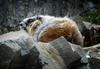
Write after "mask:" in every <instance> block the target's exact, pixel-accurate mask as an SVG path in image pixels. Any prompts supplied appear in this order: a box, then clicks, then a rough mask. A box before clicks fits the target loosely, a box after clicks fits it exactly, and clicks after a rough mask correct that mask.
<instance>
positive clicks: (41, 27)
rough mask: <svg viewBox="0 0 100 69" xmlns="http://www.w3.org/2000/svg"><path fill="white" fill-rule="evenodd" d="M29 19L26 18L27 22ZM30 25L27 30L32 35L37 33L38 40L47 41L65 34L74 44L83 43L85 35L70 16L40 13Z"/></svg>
mask: <svg viewBox="0 0 100 69" xmlns="http://www.w3.org/2000/svg"><path fill="white" fill-rule="evenodd" d="M28 20H30V19H28ZM28 20H26V23H27V21H28ZM24 22H25V20H24ZM29 25H30V26H28V28H29V29H27V30H28V32H29V33H31V34H32V36H34V34H35V35H37V41H41V42H46V43H47V42H50V41H53V40H54V39H57V38H59V37H60V36H64V37H65V38H66V39H67V40H68V41H70V42H72V43H74V44H78V45H83V37H82V35H81V33H80V31H79V29H78V27H77V24H76V23H75V22H74V21H73V20H71V19H70V18H67V17H63V18H61V17H53V16H43V15H39V16H37V17H36V18H33V21H32V22H30V23H29Z"/></svg>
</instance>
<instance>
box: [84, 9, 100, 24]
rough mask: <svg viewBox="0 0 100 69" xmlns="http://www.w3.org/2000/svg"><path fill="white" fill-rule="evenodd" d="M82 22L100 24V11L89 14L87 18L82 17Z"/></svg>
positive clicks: (86, 15)
mask: <svg viewBox="0 0 100 69" xmlns="http://www.w3.org/2000/svg"><path fill="white" fill-rule="evenodd" d="M82 20H83V21H87V22H90V23H94V24H100V9H98V10H96V11H92V12H87V13H86V14H85V16H83V17H82Z"/></svg>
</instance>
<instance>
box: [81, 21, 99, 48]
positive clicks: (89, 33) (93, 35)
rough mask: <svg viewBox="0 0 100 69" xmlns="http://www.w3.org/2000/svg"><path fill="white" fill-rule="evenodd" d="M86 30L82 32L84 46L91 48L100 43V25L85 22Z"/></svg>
mask: <svg viewBox="0 0 100 69" xmlns="http://www.w3.org/2000/svg"><path fill="white" fill-rule="evenodd" d="M83 24H84V25H83V26H84V29H83V31H82V34H83V36H84V37H85V39H84V41H85V42H84V46H91V45H95V44H97V43H100V25H95V24H91V23H88V22H83Z"/></svg>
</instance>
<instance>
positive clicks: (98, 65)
mask: <svg viewBox="0 0 100 69" xmlns="http://www.w3.org/2000/svg"><path fill="white" fill-rule="evenodd" d="M89 63H90V65H89V66H90V68H91V69H100V59H96V58H90V59H89Z"/></svg>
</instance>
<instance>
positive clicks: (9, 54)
mask: <svg viewBox="0 0 100 69" xmlns="http://www.w3.org/2000/svg"><path fill="white" fill-rule="evenodd" d="M0 52H1V54H0V69H41V68H42V64H41V63H40V59H39V52H38V51H37V49H36V47H35V46H34V43H33V40H32V38H31V37H30V36H29V35H28V34H27V33H26V32H25V31H17V32H11V33H7V34H4V35H1V36H0ZM3 67H4V68H3Z"/></svg>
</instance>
